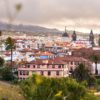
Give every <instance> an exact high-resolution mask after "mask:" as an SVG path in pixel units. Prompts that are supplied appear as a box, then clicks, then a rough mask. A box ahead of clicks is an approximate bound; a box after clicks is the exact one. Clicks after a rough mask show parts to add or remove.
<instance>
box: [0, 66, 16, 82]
mask: <svg viewBox="0 0 100 100" xmlns="http://www.w3.org/2000/svg"><path fill="white" fill-rule="evenodd" d="M1 77H2V80H5V81H12V80H13V79H14V76H13V73H12V70H11V68H10V67H4V68H3V69H2V72H1Z"/></svg>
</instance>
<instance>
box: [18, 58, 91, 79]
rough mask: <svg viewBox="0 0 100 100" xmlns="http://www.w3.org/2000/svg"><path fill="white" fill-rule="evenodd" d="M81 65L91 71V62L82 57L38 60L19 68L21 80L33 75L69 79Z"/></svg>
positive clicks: (21, 65)
mask: <svg viewBox="0 0 100 100" xmlns="http://www.w3.org/2000/svg"><path fill="white" fill-rule="evenodd" d="M79 63H83V64H85V65H86V66H88V68H89V69H90V66H91V62H89V61H88V60H86V59H84V58H82V57H73V56H67V57H57V58H52V59H44V60H43V59H38V60H35V61H32V62H27V63H25V64H20V65H19V67H18V78H19V80H22V79H26V78H28V77H29V76H31V75H32V74H39V75H43V76H46V77H54V78H59V77H67V76H69V74H70V71H71V70H72V69H73V70H74V69H75V68H76V67H77V66H78V64H79Z"/></svg>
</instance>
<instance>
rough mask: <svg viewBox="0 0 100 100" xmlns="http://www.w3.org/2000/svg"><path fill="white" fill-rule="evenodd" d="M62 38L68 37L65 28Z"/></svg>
mask: <svg viewBox="0 0 100 100" xmlns="http://www.w3.org/2000/svg"><path fill="white" fill-rule="evenodd" d="M62 37H68V33H67V31H66V26H65V32H64V33H63V35H62Z"/></svg>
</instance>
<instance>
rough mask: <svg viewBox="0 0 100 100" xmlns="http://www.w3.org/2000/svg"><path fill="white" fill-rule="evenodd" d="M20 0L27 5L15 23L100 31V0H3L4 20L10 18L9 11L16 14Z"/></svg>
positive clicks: (0, 0) (0, 16)
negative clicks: (16, 7) (16, 6)
mask: <svg viewBox="0 0 100 100" xmlns="http://www.w3.org/2000/svg"><path fill="white" fill-rule="evenodd" d="M8 1H9V2H8ZM17 3H22V6H23V7H22V10H21V11H20V12H19V14H18V15H17V17H16V18H14V17H13V22H14V23H19V24H20V23H21V24H33V25H41V26H46V27H51V28H58V29H64V26H67V29H72V30H74V29H75V30H80V31H85V32H87V31H90V29H93V30H95V32H100V0H0V20H1V21H6V20H7V19H9V13H8V12H9V11H10V13H11V14H12V15H13V16H15V15H16V13H15V4H17Z"/></svg>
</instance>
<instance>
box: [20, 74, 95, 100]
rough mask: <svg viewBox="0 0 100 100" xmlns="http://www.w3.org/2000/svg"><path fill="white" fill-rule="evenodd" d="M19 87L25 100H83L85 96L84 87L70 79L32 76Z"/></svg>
mask: <svg viewBox="0 0 100 100" xmlns="http://www.w3.org/2000/svg"><path fill="white" fill-rule="evenodd" d="M20 87H21V89H22V91H23V95H24V97H25V98H26V100H74V99H75V100H81V99H82V100H85V99H83V98H85V96H86V95H87V89H86V88H85V86H84V85H82V84H80V83H78V82H77V81H76V80H74V79H71V78H57V79H56V78H46V77H43V76H39V75H33V76H32V77H30V78H28V79H26V80H24V81H21V84H20ZM86 100H89V99H86ZM94 100H95V99H94Z"/></svg>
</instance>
